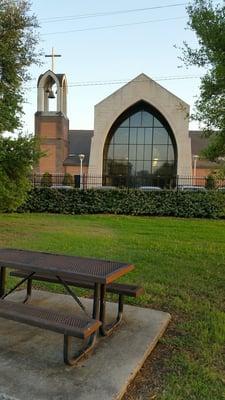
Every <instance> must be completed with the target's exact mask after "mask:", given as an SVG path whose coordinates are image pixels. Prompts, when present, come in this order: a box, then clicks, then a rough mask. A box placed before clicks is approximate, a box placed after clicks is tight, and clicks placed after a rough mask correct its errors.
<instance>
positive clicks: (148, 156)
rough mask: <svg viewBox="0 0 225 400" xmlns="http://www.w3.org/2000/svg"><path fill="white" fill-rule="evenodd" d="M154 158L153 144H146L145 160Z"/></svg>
mask: <svg viewBox="0 0 225 400" xmlns="http://www.w3.org/2000/svg"><path fill="white" fill-rule="evenodd" d="M151 159H152V146H151V145H150V144H146V145H145V148H144V160H151Z"/></svg>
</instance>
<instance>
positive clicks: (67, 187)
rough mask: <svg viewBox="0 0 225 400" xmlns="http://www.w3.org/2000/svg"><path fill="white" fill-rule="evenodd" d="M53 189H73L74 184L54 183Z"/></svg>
mask: <svg viewBox="0 0 225 400" xmlns="http://www.w3.org/2000/svg"><path fill="white" fill-rule="evenodd" d="M51 189H65V190H70V189H73V186H69V185H52V186H51Z"/></svg>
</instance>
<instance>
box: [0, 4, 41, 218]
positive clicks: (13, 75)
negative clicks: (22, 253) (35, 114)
mask: <svg viewBox="0 0 225 400" xmlns="http://www.w3.org/2000/svg"><path fill="white" fill-rule="evenodd" d="M37 26H38V24H37V20H36V17H35V16H34V15H31V14H30V3H29V1H27V0H0V211H13V210H15V209H16V208H17V207H18V206H19V205H20V204H21V203H23V201H24V200H25V198H26V195H27V192H28V189H29V188H30V180H29V175H30V174H31V172H32V167H33V166H34V165H35V163H36V162H37V160H38V158H39V157H40V155H41V153H40V151H39V146H38V143H37V141H36V140H35V138H33V137H26V136H24V135H22V134H21V133H20V134H19V137H17V136H16V135H15V137H14V138H8V137H5V136H4V135H3V133H4V132H5V131H9V132H14V131H15V130H17V133H18V130H19V129H21V127H22V109H23V103H24V101H25V93H24V92H25V88H24V84H25V82H27V81H28V80H29V73H28V68H29V66H30V65H31V64H33V63H38V53H37V52H36V47H37V44H38V36H37V34H36V28H37Z"/></svg>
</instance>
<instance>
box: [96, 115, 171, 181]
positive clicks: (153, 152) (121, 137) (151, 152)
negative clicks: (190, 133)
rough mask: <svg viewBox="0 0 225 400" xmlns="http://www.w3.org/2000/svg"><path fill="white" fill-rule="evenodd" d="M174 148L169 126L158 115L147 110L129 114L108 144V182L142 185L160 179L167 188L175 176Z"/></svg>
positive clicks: (105, 172)
mask: <svg viewBox="0 0 225 400" xmlns="http://www.w3.org/2000/svg"><path fill="white" fill-rule="evenodd" d="M175 147H176V146H175V143H174V141H173V135H172V132H170V128H169V126H168V125H167V124H166V123H163V122H162V118H161V120H160V119H159V116H158V115H157V116H156V115H155V114H154V113H152V112H149V111H147V110H145V109H141V110H138V111H136V112H134V113H132V114H130V116H128V117H127V118H126V119H124V120H123V121H121V122H120V123H119V124H117V126H116V127H115V128H114V129H113V131H112V132H111V133H110V135H109V138H108V140H107V142H106V145H105V151H104V167H103V168H104V171H103V175H104V176H105V177H106V182H107V183H108V184H114V185H117V184H118V185H121V184H122V185H126V186H141V185H151V184H155V182H156V178H157V179H158V181H159V177H161V180H160V182H159V184H160V186H166V185H165V183H168V182H169V178H172V177H174V175H175V174H176V149H175ZM119 177H120V178H119ZM121 177H122V179H121ZM153 180H154V182H153Z"/></svg>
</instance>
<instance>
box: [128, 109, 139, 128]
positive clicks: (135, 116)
mask: <svg viewBox="0 0 225 400" xmlns="http://www.w3.org/2000/svg"><path fill="white" fill-rule="evenodd" d="M130 126H141V111H139V112H138V113H136V114H133V115H132V116H131V117H130Z"/></svg>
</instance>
